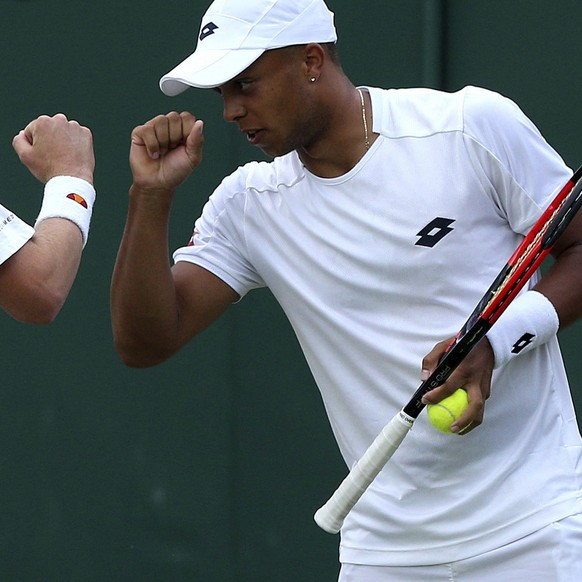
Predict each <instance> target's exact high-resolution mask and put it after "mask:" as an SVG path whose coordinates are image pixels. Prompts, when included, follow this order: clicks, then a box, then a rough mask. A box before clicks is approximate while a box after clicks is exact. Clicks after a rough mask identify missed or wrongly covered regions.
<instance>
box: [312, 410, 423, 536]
mask: <svg viewBox="0 0 582 582" xmlns="http://www.w3.org/2000/svg"><path fill="white" fill-rule="evenodd" d="M413 422H414V419H413V418H411V417H410V416H408V415H407V414H405V413H404V412H403V411H400V412H399V413H398V414H397V415H396V416H395V417H394V418H393V419H392V420H391V421H390V422H389V423H388V424H387V425H386V426H385V427H384V428H383V429H382V432H381V433H380V434H379V435H378V436H377V437H376V438H375V439H374V442H373V443H372V444H371V445H370V446H369V447H368V449H367V450H366V452H365V453H364V455H363V456H362V458H361V459H360V460H359V461H358V462H357V463H356V464H355V465H354V467H353V468H352V470H351V471H350V472H349V474H348V475H347V477H346V478H345V479H344V480H343V481H342V482H341V484H340V486H339V487H338V488H337V489H336V490H335V492H334V494H333V495H332V496H331V497H330V498H329V500H328V501H327V503H326V504H325V505H323V506H322V507H320V508H319V509H318V510H317V511H316V512H315V515H314V519H315V522H316V523H317V525H318V526H319V527H320V528H321V529H323V530H325V531H327V532H329V533H338V532H339V530H340V529H341V528H342V525H343V523H344V519H345V518H346V516H347V515H348V513H349V512H350V510H351V509H352V507H353V506H354V505H355V504H356V503H357V501H358V500H359V499H360V497H361V496H362V495H363V494H364V492H365V491H366V489H367V488H368V487H369V485H370V484H371V483H372V481H373V480H374V479H375V478H376V475H378V473H379V472H380V471H381V470H382V467H384V465H385V464H386V463H387V462H388V460H389V459H390V457H391V456H392V455H393V454H394V453H395V452H396V449H398V447H399V446H400V443H401V442H402V441H403V440H404V437H405V436H406V435H407V434H408V431H409V430H410V428H411V427H412V423H413Z"/></svg>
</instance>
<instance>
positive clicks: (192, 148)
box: [186, 119, 204, 168]
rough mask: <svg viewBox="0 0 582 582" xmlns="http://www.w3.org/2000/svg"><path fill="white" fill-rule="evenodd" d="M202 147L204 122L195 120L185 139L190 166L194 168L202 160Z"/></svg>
mask: <svg viewBox="0 0 582 582" xmlns="http://www.w3.org/2000/svg"><path fill="white" fill-rule="evenodd" d="M203 148H204V122H203V121H202V120H201V119H198V120H196V122H195V123H194V125H193V126H192V130H191V131H190V133H189V134H188V137H187V139H186V154H187V155H188V158H189V159H190V163H191V164H192V167H193V168H195V167H196V166H198V165H199V164H200V162H201V161H202V151H203Z"/></svg>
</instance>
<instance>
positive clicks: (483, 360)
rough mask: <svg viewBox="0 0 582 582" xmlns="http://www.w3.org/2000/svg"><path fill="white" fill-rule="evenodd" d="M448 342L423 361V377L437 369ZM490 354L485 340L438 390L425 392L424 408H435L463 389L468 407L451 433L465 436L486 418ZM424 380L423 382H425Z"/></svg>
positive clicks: (453, 426) (435, 348) (490, 367)
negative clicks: (430, 405) (434, 405)
mask: <svg viewBox="0 0 582 582" xmlns="http://www.w3.org/2000/svg"><path fill="white" fill-rule="evenodd" d="M450 342H451V339H449V340H446V341H444V342H440V343H439V344H437V345H436V346H435V347H434V348H433V350H432V351H431V352H430V353H429V354H428V355H427V356H426V357H425V358H424V359H423V364H422V366H423V376H426V378H428V376H429V375H430V373H432V372H433V370H434V369H435V368H436V366H437V364H438V362H439V360H440V359H441V358H442V356H443V354H444V353H445V351H446V349H447V347H448V346H449V345H450ZM493 362H494V357H493V352H492V350H491V346H490V344H489V341H488V340H487V339H486V338H485V339H484V340H481V342H479V344H477V346H476V347H475V348H474V349H473V350H472V351H471V352H470V354H469V355H468V356H467V357H466V358H465V360H464V361H463V362H461V364H460V365H459V366H458V367H457V368H456V369H455V370H454V371H453V373H452V374H451V375H450V376H449V378H448V379H447V381H446V382H444V383H443V384H441V385H440V386H439V387H438V388H435V389H434V390H431V391H430V392H427V393H426V394H425V395H424V397H423V402H424V403H425V404H436V403H438V402H440V401H441V400H443V399H444V398H446V397H447V396H450V395H451V394H452V393H453V392H455V390H457V389H458V388H461V387H462V388H464V389H465V390H466V392H467V395H468V400H469V405H468V406H467V408H466V409H465V411H464V412H463V414H462V415H461V416H460V417H459V418H458V419H456V420H455V421H454V422H453V424H452V425H451V431H452V432H454V433H457V434H467V433H468V432H471V431H472V430H474V429H475V428H477V427H478V426H479V425H480V424H482V422H483V419H484V414H485V402H486V400H487V399H488V398H489V395H490V392H491V377H492V374H493ZM426 378H424V379H426Z"/></svg>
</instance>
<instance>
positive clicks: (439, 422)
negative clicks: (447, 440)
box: [427, 388, 469, 434]
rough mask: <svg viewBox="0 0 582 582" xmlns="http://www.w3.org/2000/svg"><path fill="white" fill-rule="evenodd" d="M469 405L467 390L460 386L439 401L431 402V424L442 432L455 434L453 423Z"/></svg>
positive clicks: (429, 414)
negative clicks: (452, 430) (452, 428)
mask: <svg viewBox="0 0 582 582" xmlns="http://www.w3.org/2000/svg"><path fill="white" fill-rule="evenodd" d="M468 405H469V398H468V397H467V392H465V390H463V389H462V388H459V389H458V390H457V391H456V392H453V393H452V394H451V395H450V396H447V397H446V398H445V399H444V400H441V401H440V402H439V403H437V404H429V405H428V406H427V412H428V418H429V420H430V422H431V424H432V425H433V426H434V427H435V428H437V429H438V430H440V431H441V432H446V433H448V434H453V433H451V424H453V422H454V421H455V420H457V418H459V416H461V414H463V412H464V411H465V409H466V408H467V406H468Z"/></svg>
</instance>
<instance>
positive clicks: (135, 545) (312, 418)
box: [0, 0, 582, 582]
mask: <svg viewBox="0 0 582 582" xmlns="http://www.w3.org/2000/svg"><path fill="white" fill-rule="evenodd" d="M241 1H243V0H241ZM329 5H330V8H331V9H332V10H334V12H335V13H336V24H337V28H338V31H339V34H340V42H339V50H340V55H341V56H342V60H343V63H344V68H345V70H346V72H347V73H348V74H349V76H350V77H351V78H352V80H353V81H354V83H356V84H369V85H378V86H384V87H406V86H417V85H430V86H434V87H440V88H444V89H447V90H454V89H457V88H460V87H462V86H463V85H466V84H477V85H482V86H485V87H488V88H491V89H495V90H497V91H500V92H502V93H504V94H506V95H508V96H509V97H511V98H513V99H514V100H515V101H517V102H518V103H519V104H520V106H521V107H522V108H523V109H524V111H525V112H526V113H527V114H528V115H529V116H530V117H531V118H532V119H533V120H534V121H535V123H536V124H537V125H538V127H539V128H540V129H541V130H542V133H544V135H545V136H546V138H547V139H548V141H549V142H550V143H551V144H552V145H554V147H556V149H558V150H559V151H560V152H561V153H562V155H563V156H564V157H565V159H566V161H567V162H568V163H569V164H570V165H572V166H577V165H578V164H580V163H581V162H582V144H581V143H580V127H581V125H582V124H581V122H582V113H581V111H580V102H581V97H582V80H581V79H580V62H582V59H581V58H580V57H581V56H582V54H581V53H582V48H581V45H582V43H581V41H580V40H579V39H580V29H581V24H582V3H580V2H578V1H576V0H552V1H532V0H529V1H525V0H513V1H511V2H508V1H507V0H479V1H477V0H450V1H448V2H445V1H430V0H424V1H423V0H368V1H366V0H363V1H361V2H353V1H349V0H330V1H329ZM0 8H1V13H0V43H1V51H0V75H1V76H0V78H1V82H2V89H1V92H0V111H1V114H0V172H1V177H2V180H1V184H2V187H1V200H2V203H3V204H4V205H6V206H8V207H9V208H11V209H12V210H14V211H15V212H17V213H18V214H20V216H22V217H23V218H24V219H26V220H28V221H29V222H33V221H34V218H35V217H36V214H37V212H38V208H39V205H40V197H41V187H40V185H39V184H37V183H36V182H35V181H34V179H33V178H31V177H30V176H29V175H28V173H27V171H26V170H25V169H24V168H23V167H21V166H20V165H19V162H18V159H17V157H16V155H15V154H14V152H13V151H12V148H11V145H10V142H11V139H12V136H13V135H15V134H16V133H17V132H18V131H19V130H20V129H21V128H22V127H24V126H25V125H26V123H27V122H28V121H30V120H31V119H33V118H35V117H36V116H38V115H40V114H42V113H48V114H54V113H57V112H65V113H66V114H67V115H69V116H70V117H72V118H75V119H78V120H79V121H80V122H81V123H83V124H85V125H88V126H90V127H91V129H92V130H93V132H94V139H95V148H96V155H97V160H98V165H97V171H96V186H97V188H98V200H97V205H96V207H95V212H94V220H93V225H92V230H91V237H90V241H89V244H88V246H87V248H86V250H85V253H84V258H83V264H82V267H81V270H80V273H79V277H78V279H77V281H76V283H75V286H74V288H73V290H72V293H71V295H70V298H69V300H68V303H67V304H66V306H65V308H64V310H63V312H62V313H61V315H60V316H59V318H58V320H57V321H56V322H55V323H54V324H53V325H52V326H50V327H44V328H39V327H32V326H26V325H22V324H18V323H16V322H13V321H12V320H11V319H10V318H9V317H8V316H6V315H4V316H2V323H1V325H2V336H3V342H2V357H1V358H0V366H1V388H2V391H1V399H0V580H1V581H35V580H39V581H50V582H52V581H69V580H70V581H101V580H115V581H117V580H119V581H134V580H135V581H182V580H188V581H190V580H192V581H194V580H195V581H204V582H234V581H237V582H267V581H269V582H271V581H277V582H298V581H300V582H326V581H333V580H335V579H336V576H337V570H338V567H337V564H336V561H337V541H338V540H337V537H334V536H329V535H328V534H325V533H323V532H322V531H320V530H319V529H318V528H317V527H316V525H315V524H314V522H313V521H312V514H313V512H314V510H315V509H316V508H317V507H318V506H319V505H320V504H321V503H322V502H323V501H324V500H325V499H326V498H327V496H328V495H329V493H330V492H331V491H332V490H333V488H334V487H335V486H336V485H337V483H338V482H339V480H340V479H341V478H342V477H343V475H344V473H345V468H344V466H343V463H342V461H341V460H340V458H339V454H338V453H337V451H336V447H335V444H334V442H333V439H332V436H331V432H330V430H329V427H328V424H327V421H326V419H325V417H324V413H323V407H322V405H321V401H320V398H319V396H318V393H317V390H316V388H315V386H314V384H313V381H312V380H311V377H310V374H309V372H308V370H307V368H306V365H305V363H304V361H303V358H302V356H301V354H300V351H299V349H298V347H297V343H296V341H295V339H294V337H293V335H292V333H291V330H290V327H289V326H288V324H287V322H286V320H285V318H284V316H283V315H282V313H281V311H280V309H279V308H278V306H277V305H276V304H275V303H274V302H273V300H272V298H271V296H270V295H269V293H268V292H267V291H257V292H254V293H252V294H251V295H250V296H249V297H247V298H246V299H245V300H244V301H243V302H242V303H241V304H240V305H238V306H236V307H234V308H232V309H231V310H230V312H229V313H228V314H227V315H226V316H225V317H224V318H223V319H222V320H221V321H220V322H219V323H218V324H217V325H215V326H214V327H213V328H212V329H210V330H209V331H207V332H206V333H205V334H203V336H202V337H200V338H199V339H197V340H196V341H194V342H193V343H192V344H191V345H189V346H188V347H187V348H186V349H184V350H183V352H182V353H180V354H179V355H178V356H176V357H175V358H174V359H173V360H172V361H171V362H169V363H166V364H163V365H161V366H159V367H157V368H154V369H150V370H130V369H126V368H125V367H124V366H123V365H122V364H121V363H120V362H119V361H118V358H117V356H116V355H115V353H114V350H113V346H112V342H111V328H110V321H109V305H108V301H109V283H110V276H111V271H112V267H113V263H114V260H115V253H116V249H117V246H118V243H119V240H120V237H121V233H122V229H123V225H124V221H125V213H126V208H127V189H128V186H129V184H130V173H129V169H128V163H127V157H128V146H129V136H130V132H131V129H132V128H133V127H134V126H135V125H137V124H140V123H142V122H144V121H146V120H147V119H149V118H151V117H153V116H154V115H156V114H157V113H161V112H166V111H168V110H171V109H177V110H180V109H190V110H192V111H193V112H195V113H196V114H197V115H199V116H200V117H202V118H204V120H205V122H206V140H207V147H206V152H205V164H204V166H203V167H202V168H201V169H200V170H198V171H197V172H196V174H195V175H194V176H193V177H192V178H191V179H190V181H189V182H188V184H187V185H186V186H185V187H183V188H182V190H181V192H180V195H179V197H178V200H177V202H176V206H175V210H174V214H173V228H172V240H171V247H172V248H175V247H176V246H179V245H181V244H183V243H185V242H186V241H187V240H188V238H189V236H190V232H191V227H192V223H193V220H194V219H195V218H196V216H197V215H198V212H199V210H200V208H201V206H202V204H203V203H204V201H205V199H206V197H207V196H208V194H209V193H210V191H211V190H212V188H213V187H214V186H215V185H216V184H217V183H218V181H219V180H220V179H221V178H222V176H223V175H225V174H227V173H229V172H230V171H232V170H233V169H234V168H235V167H236V165H238V164H240V163H242V162H245V161H247V160H249V159H252V158H253V157H256V156H257V152H256V151H255V150H252V149H251V148H250V147H248V146H247V145H246V144H245V143H244V140H243V138H241V136H240V135H239V134H238V131H237V130H236V128H235V127H231V126H229V125H227V124H225V123H224V122H223V121H222V118H221V103H220V98H219V96H217V95H216V94H214V93H213V92H211V91H206V92H205V91H198V90H190V91H188V92H187V93H185V94H183V95H181V96H179V97H176V98H168V97H165V96H164V95H163V94H162V93H161V92H160V91H159V89H158V85H157V83H158V79H159V77H160V76H161V75H162V74H163V73H165V72H166V71H168V70H169V69H170V68H172V67H173V66H174V65H175V64H176V63H177V62H178V61H179V60H180V59H181V58H182V57H183V56H185V55H186V54H189V52H191V51H192V50H193V48H194V46H195V39H196V35H197V32H198V20H199V17H200V15H201V14H202V12H203V11H204V10H205V8H206V2H199V1H192V0H190V1H186V0H179V1H173V0H168V1H166V2H161V1H157V2H156V1H154V0H140V1H139V2H120V1H119V0H116V1H113V0H94V1H87V0H76V1H74V2H72V1H65V0H54V1H49V0H44V1H43V0H21V1H18V0H0ZM420 170H421V169H419V171H420ZM580 333H581V328H580V326H579V325H578V326H574V327H573V328H571V329H569V330H566V331H565V332H564V333H563V335H562V338H563V345H564V353H565V357H566V360H567V365H568V368H569V371H570V377H571V381H572V387H573V391H574V393H575V397H576V398H577V400H578V402H580V401H581V399H582V390H581V389H580V380H581V378H582V363H580V358H579V357H578V339H579V337H580Z"/></svg>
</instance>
